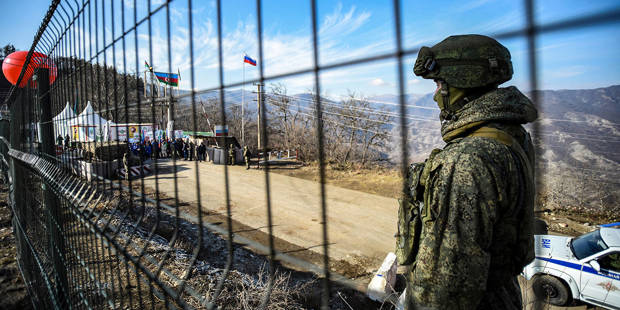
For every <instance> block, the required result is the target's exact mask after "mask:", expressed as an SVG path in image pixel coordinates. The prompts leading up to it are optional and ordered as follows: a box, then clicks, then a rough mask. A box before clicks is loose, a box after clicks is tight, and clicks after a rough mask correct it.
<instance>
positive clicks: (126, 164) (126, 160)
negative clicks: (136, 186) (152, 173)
mask: <svg viewBox="0 0 620 310" xmlns="http://www.w3.org/2000/svg"><path fill="white" fill-rule="evenodd" d="M123 166H124V168H125V180H127V181H129V151H127V152H125V155H123Z"/></svg>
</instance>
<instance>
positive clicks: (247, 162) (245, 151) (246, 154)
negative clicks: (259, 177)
mask: <svg viewBox="0 0 620 310" xmlns="http://www.w3.org/2000/svg"><path fill="white" fill-rule="evenodd" d="M250 155H251V154H250V150H249V149H248V147H247V146H244V147H243V159H244V160H245V169H246V170H247V169H250Z"/></svg>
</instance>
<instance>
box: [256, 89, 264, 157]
mask: <svg viewBox="0 0 620 310" xmlns="http://www.w3.org/2000/svg"><path fill="white" fill-rule="evenodd" d="M256 86H257V87H258V93H257V97H256V112H257V113H256V117H257V121H256V136H257V137H258V144H257V145H256V147H257V149H258V150H259V152H260V150H261V149H262V144H261V141H260V131H261V125H260V116H261V108H260V107H261V103H262V102H263V86H264V85H263V84H261V83H256Z"/></svg>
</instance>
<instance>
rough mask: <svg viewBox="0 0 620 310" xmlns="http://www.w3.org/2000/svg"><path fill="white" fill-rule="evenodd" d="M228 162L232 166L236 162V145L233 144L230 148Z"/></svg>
mask: <svg viewBox="0 0 620 310" xmlns="http://www.w3.org/2000/svg"><path fill="white" fill-rule="evenodd" d="M228 164H229V165H231V166H232V165H234V164H235V146H234V145H232V144H231V145H230V147H229V148H228Z"/></svg>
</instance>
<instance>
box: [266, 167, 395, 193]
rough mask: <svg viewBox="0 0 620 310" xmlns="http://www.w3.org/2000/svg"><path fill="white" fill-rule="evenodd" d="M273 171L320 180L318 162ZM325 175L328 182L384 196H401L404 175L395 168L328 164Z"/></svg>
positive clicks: (273, 170)
mask: <svg viewBox="0 0 620 310" xmlns="http://www.w3.org/2000/svg"><path fill="white" fill-rule="evenodd" d="M271 171H272V172H274V173H278V174H283V175H287V176H291V177H296V178H300V179H305V180H312V181H315V182H318V181H319V167H318V164H317V163H316V162H311V163H309V164H307V165H304V166H301V167H299V168H298V169H272V170H271ZM325 176H326V181H327V184H333V185H337V186H339V187H342V188H347V189H352V190H356V191H361V192H365V193H370V194H375V195H379V196H384V197H390V198H396V197H399V196H400V192H401V190H402V177H401V176H400V175H399V171H398V170H397V169H393V168H386V167H381V166H373V167H355V166H349V165H347V166H343V165H339V164H328V165H327V166H326V169H325Z"/></svg>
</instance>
